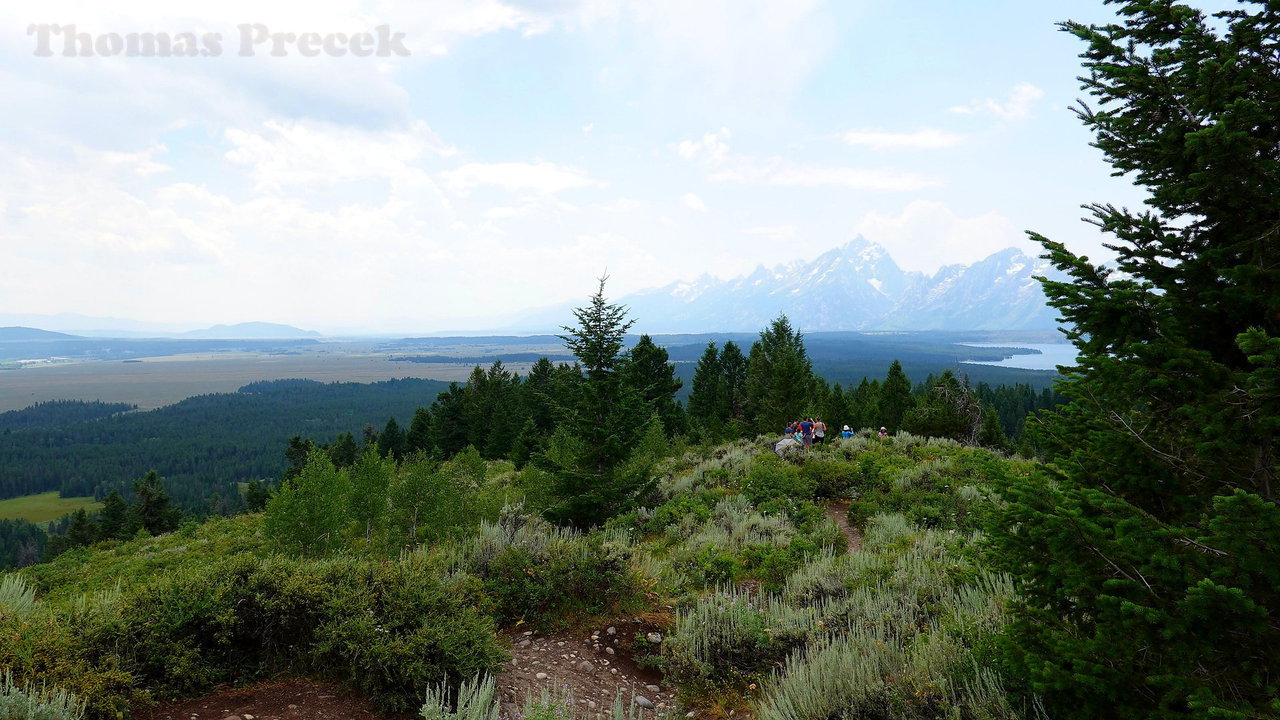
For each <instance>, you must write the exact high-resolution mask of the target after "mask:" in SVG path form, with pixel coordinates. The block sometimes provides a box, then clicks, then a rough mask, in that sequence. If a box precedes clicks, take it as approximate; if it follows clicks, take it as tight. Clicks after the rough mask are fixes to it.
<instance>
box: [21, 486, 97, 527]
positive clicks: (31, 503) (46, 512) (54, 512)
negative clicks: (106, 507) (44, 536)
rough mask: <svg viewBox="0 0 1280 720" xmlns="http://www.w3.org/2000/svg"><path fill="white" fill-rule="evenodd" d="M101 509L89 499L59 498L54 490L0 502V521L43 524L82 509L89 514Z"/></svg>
mask: <svg viewBox="0 0 1280 720" xmlns="http://www.w3.org/2000/svg"><path fill="white" fill-rule="evenodd" d="M101 507H102V503H100V502H96V501H95V500H94V499H93V498H91V497H71V498H64V497H59V496H58V492H57V491H56V490H54V491H51V492H46V493H40V494H39V495H24V496H22V497H16V498H9V499H8V500H0V520H26V521H27V522H32V523H45V522H49V521H51V520H57V519H58V518H60V517H63V516H64V515H70V514H71V513H73V512H75V511H77V510H79V509H80V508H84V509H85V510H88V511H90V512H92V511H94V510H97V509H99V508H101Z"/></svg>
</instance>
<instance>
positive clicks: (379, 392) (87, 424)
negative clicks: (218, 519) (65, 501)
mask: <svg viewBox="0 0 1280 720" xmlns="http://www.w3.org/2000/svg"><path fill="white" fill-rule="evenodd" d="M446 388H447V385H446V384H445V383H442V382H438V381H435V380H417V379H406V380H388V381H385V382H376V383H318V382H314V381H310V380H283V381H273V382H260V383H253V384H250V385H246V386H245V387H243V388H241V389H240V391H239V392H236V393H223V394H214V395H201V396H197V397H192V398H188V399H186V400H183V401H182V402H179V403H176V404H174V405H170V406H168V407H164V408H160V409H157V410H151V411H148V412H130V413H124V414H120V410H121V409H122V408H115V409H113V410H111V413H108V412H107V411H108V409H109V408H111V406H109V405H106V404H100V403H72V402H67V403H46V404H44V405H42V406H37V408H35V409H32V408H29V409H28V411H31V412H28V411H20V412H19V414H17V415H10V414H6V416H8V417H9V418H10V420H11V422H13V423H14V425H15V426H11V427H8V428H6V429H7V432H5V431H0V499H3V498H9V497H18V496H22V495H30V494H34V493H41V492H48V491H50V490H57V491H59V492H61V494H62V495H63V496H64V497H79V496H93V497H94V498H96V499H98V500H102V499H104V498H106V497H107V496H108V495H109V494H110V493H111V492H112V491H113V490H115V491H118V492H120V493H121V495H122V496H123V497H124V498H125V499H131V497H132V487H131V486H130V483H131V482H132V481H133V480H134V479H135V478H138V477H141V476H142V475H144V474H145V473H147V472H148V471H150V470H156V471H158V472H159V473H160V475H161V476H163V477H164V478H165V479H166V488H167V490H168V492H169V495H170V497H172V499H173V501H174V503H175V504H176V505H177V506H179V507H181V508H183V509H184V510H186V511H188V512H192V513H196V514H203V513H208V512H211V511H214V510H218V511H222V512H233V511H235V510H237V509H239V508H240V507H241V505H240V502H241V501H240V496H241V490H240V486H239V483H241V482H245V481H248V480H251V479H255V478H259V479H277V478H279V477H280V476H281V473H282V472H283V471H284V469H285V467H286V466H287V462H286V460H285V458H284V457H283V456H282V454H281V452H280V448H281V447H282V446H283V445H284V444H285V443H286V442H287V441H288V439H289V438H290V437H291V436H294V435H305V436H308V437H314V438H317V439H322V440H325V441H327V440H329V439H332V438H334V437H335V436H337V435H338V434H339V433H340V432H342V431H344V430H350V429H352V428H360V427H363V426H364V425H366V424H369V423H378V424H381V423H382V422H383V421H385V420H386V418H387V416H388V414H391V415H400V416H402V417H407V416H410V415H412V414H413V411H414V409H415V408H417V407H420V406H423V405H427V404H429V403H430V402H431V401H432V399H434V398H435V397H436V396H437V395H438V394H440V392H441V391H442V390H444V389H446ZM46 406H47V407H46ZM13 418H19V420H13ZM21 418H26V419H25V420H21ZM32 418H36V419H37V420H33V419H32ZM54 418H60V420H54ZM17 422H22V423H24V425H25V427H21V428H20V427H16V423H17ZM215 497H216V501H217V503H218V507H217V508H215V507H213V503H214V500H215Z"/></svg>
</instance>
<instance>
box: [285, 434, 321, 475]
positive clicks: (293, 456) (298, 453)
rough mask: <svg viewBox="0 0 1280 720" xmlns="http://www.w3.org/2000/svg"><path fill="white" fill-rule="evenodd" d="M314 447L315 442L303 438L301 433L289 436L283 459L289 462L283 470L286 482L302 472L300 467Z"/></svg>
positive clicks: (303, 464) (305, 463)
mask: <svg viewBox="0 0 1280 720" xmlns="http://www.w3.org/2000/svg"><path fill="white" fill-rule="evenodd" d="M314 448H315V443H313V442H311V440H303V439H302V436H301V435H294V436H293V437H291V438H289V445H288V447H286V448H285V449H284V457H285V460H287V461H288V462H289V466H288V467H286V468H285V470H284V480H285V481H286V482H287V481H289V480H292V479H293V478H295V477H297V476H298V473H300V472H302V468H304V467H306V465H307V458H308V457H310V456H311V451H312V450H313V449H314Z"/></svg>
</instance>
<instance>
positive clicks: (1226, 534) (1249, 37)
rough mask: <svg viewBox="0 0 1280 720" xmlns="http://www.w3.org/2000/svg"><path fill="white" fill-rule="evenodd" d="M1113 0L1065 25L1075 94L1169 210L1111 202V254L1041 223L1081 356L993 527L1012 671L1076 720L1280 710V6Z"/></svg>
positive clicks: (1055, 286) (1116, 154) (1111, 153)
mask: <svg viewBox="0 0 1280 720" xmlns="http://www.w3.org/2000/svg"><path fill="white" fill-rule="evenodd" d="M1117 4H1119V5H1120V6H1121V7H1120V14H1121V15H1122V18H1123V21H1122V22H1121V23H1119V24H1113V25H1106V26H1103V27H1089V26H1084V25H1080V24H1078V23H1071V22H1068V23H1064V24H1063V25H1062V27H1063V29H1064V30H1066V31H1067V32H1069V33H1071V34H1073V35H1075V36H1077V37H1078V38H1080V39H1081V40H1083V41H1084V42H1085V43H1086V45H1087V49H1086V50H1085V52H1084V54H1083V56H1082V57H1084V58H1085V65H1086V67H1087V69H1088V71H1089V72H1088V77H1087V78H1085V79H1084V81H1083V82H1084V87H1085V89H1086V90H1087V91H1088V92H1089V93H1090V94H1092V95H1094V96H1095V98H1096V99H1097V102H1098V104H1099V108H1100V109H1096V110H1095V109H1093V108H1091V107H1089V106H1088V105H1085V104H1083V103H1082V104H1081V108H1080V109H1079V110H1078V114H1079V116H1080V118H1081V119H1082V120H1083V122H1084V123H1085V124H1086V125H1087V126H1089V127H1090V128H1091V129H1092V130H1093V132H1094V133H1095V135H1096V140H1095V145H1096V146H1097V147H1098V148H1100V149H1101V150H1102V151H1103V152H1104V153H1105V154H1106V156H1107V158H1108V160H1109V161H1110V162H1111V164H1112V165H1113V166H1114V168H1115V170H1116V174H1130V175H1131V176H1132V177H1133V178H1134V180H1135V181H1136V183H1137V184H1138V185H1140V186H1141V187H1143V188H1144V189H1145V190H1146V191H1147V192H1148V193H1149V199H1148V200H1147V201H1146V202H1147V204H1148V205H1149V210H1147V211H1146V212H1143V213H1132V212H1130V211H1128V210H1125V209H1120V208H1116V207H1114V206H1111V205H1095V206H1092V208H1091V209H1092V213H1093V222H1094V223H1095V224H1096V225H1097V226H1098V227H1100V228H1101V229H1102V230H1103V231H1104V232H1105V233H1107V234H1109V235H1110V236H1111V237H1110V244H1109V245H1108V247H1110V248H1112V249H1113V250H1114V252H1115V253H1116V256H1117V259H1116V261H1115V263H1114V265H1113V266H1112V267H1107V266H1095V265H1091V264H1090V263H1089V262H1088V260H1087V259H1086V258H1084V257H1080V256H1077V255H1075V254H1074V253H1072V252H1070V251H1069V250H1067V248H1066V247H1065V246H1063V245H1062V244H1060V243H1056V242H1053V241H1051V240H1049V239H1047V238H1044V237H1041V236H1039V235H1034V234H1033V237H1034V238H1035V239H1036V240H1038V241H1039V242H1040V243H1041V244H1042V245H1043V246H1044V247H1045V249H1046V257H1047V258H1048V259H1050V260H1051V261H1052V262H1053V264H1054V265H1055V266H1056V267H1057V268H1058V269H1059V270H1061V271H1062V272H1064V273H1065V274H1067V275H1068V276H1069V277H1070V280H1069V281H1062V282H1056V281H1051V280H1048V279H1044V280H1042V283H1043V285H1044V288H1045V291H1046V294H1047V295H1048V297H1049V300H1050V304H1051V305H1052V306H1053V307H1055V308H1056V309H1057V310H1058V311H1059V312H1060V313H1061V315H1062V317H1063V319H1064V321H1065V322H1066V324H1067V325H1068V327H1069V332H1068V335H1069V337H1070V338H1071V339H1072V341H1073V342H1074V343H1075V345H1076V347H1077V348H1078V349H1079V351H1080V359H1079V365H1078V367H1075V368H1072V369H1070V370H1069V372H1068V375H1067V381H1066V382H1065V383H1063V384H1062V385H1061V389H1062V390H1063V392H1065V394H1066V395H1067V396H1068V397H1069V398H1070V402H1069V403H1068V404H1067V405H1065V406H1062V407H1061V408H1059V409H1057V410H1055V411H1053V412H1050V413H1045V414H1043V416H1042V418H1040V419H1037V420H1032V421H1030V422H1029V423H1028V427H1027V431H1028V434H1033V435H1034V436H1035V439H1036V441H1037V442H1038V443H1040V445H1041V447H1043V448H1044V450H1045V452H1046V453H1047V454H1048V455H1049V457H1050V459H1051V460H1052V461H1053V465H1051V466H1049V469H1047V470H1046V473H1045V476H1044V477H1033V478H1026V479H1018V478H1014V479H1010V480H1009V481H1007V488H1006V490H1005V493H1004V494H1005V498H1006V500H1007V501H1008V505H1007V509H1006V511H1005V512H1004V513H1003V515H1002V516H1001V517H1000V518H998V520H997V521H996V522H994V523H993V524H992V527H991V536H992V540H993V542H994V550H995V557H996V558H997V560H999V562H1000V564H1001V565H1002V567H1003V569H1005V570H1007V571H1008V572H1010V573H1012V574H1014V575H1015V576H1016V579H1017V580H1018V582H1019V597H1020V599H1021V603H1020V604H1019V605H1018V606H1016V609H1015V620H1014V624H1013V626H1012V628H1011V629H1010V631H1009V633H1008V637H1007V642H1005V644H1004V646H1003V650H1004V661H1005V664H1006V670H1007V672H1006V673H1005V676H1006V677H1008V678H1025V680H1026V682H1027V686H1028V687H1027V689H1028V690H1030V691H1034V692H1036V693H1038V694H1039V695H1040V697H1041V698H1043V700H1044V703H1045V705H1046V707H1047V710H1048V712H1049V714H1050V715H1051V716H1053V717H1057V718H1097V717H1110V718H1119V719H1120V720H1129V719H1131V718H1152V719H1154V718H1192V717H1195V718H1202V717H1203V718H1208V717H1222V718H1227V717H1231V718H1261V717H1275V716H1277V714H1280V700H1278V699H1277V685H1276V678H1277V676H1278V671H1280V574H1278V573H1277V572H1276V563H1275V558H1276V557H1277V554H1280V510H1277V507H1276V500H1277V493H1278V492H1280V489H1278V488H1280V485H1278V484H1277V475H1278V474H1280V463H1278V462H1277V449H1278V448H1280V443H1277V433H1280V421H1278V420H1277V418H1280V404H1278V403H1277V398H1280V241H1278V240H1277V228H1280V63H1277V62H1276V48H1277V47H1278V46H1280V9H1278V8H1277V6H1276V3H1274V2H1265V3H1263V2H1245V3H1241V4H1240V6H1239V9H1236V10H1232V11H1227V12H1223V13H1219V14H1218V19H1217V20H1216V21H1212V22H1211V21H1209V20H1207V19H1206V18H1205V17H1204V16H1203V15H1202V14H1201V13H1200V12H1198V11H1196V10H1193V9H1191V8H1189V7H1187V6H1185V5H1183V4H1181V3H1177V2H1173V1H1172V0H1143V1H1141V2H1139V1H1131V2H1123V3H1117ZM1215 28H1222V30H1216V29H1215Z"/></svg>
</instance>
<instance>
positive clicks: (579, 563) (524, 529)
mask: <svg viewBox="0 0 1280 720" xmlns="http://www.w3.org/2000/svg"><path fill="white" fill-rule="evenodd" d="M445 557H446V560H445V562H446V565H447V567H448V569H450V570H454V571H462V572H466V573H468V574H471V575H474V576H475V577H477V578H479V579H480V581H481V582H482V583H483V587H484V591H485V593H486V594H488V595H489V596H490V597H492V598H493V600H494V604H495V611H496V613H497V616H498V619H499V620H500V621H502V622H513V621H516V620H525V621H532V622H535V623H539V624H554V623H555V622H557V621H559V620H562V619H563V618H564V617H565V616H567V615H569V614H573V613H580V614H587V615H598V614H608V613H610V612H616V611H619V610H621V609H625V608H626V607H629V606H630V605H631V604H634V603H635V602H637V601H638V600H639V599H640V598H641V597H642V586H641V583H640V582H639V578H638V577H637V576H636V574H635V573H634V572H633V571H632V570H631V565H630V552H629V550H628V548H626V547H625V546H623V545H621V544H619V543H617V542H609V541H608V540H607V538H606V533H602V532H595V533H591V534H583V533H580V532H577V531H574V530H570V529H565V528H557V527H555V526H553V525H550V524H549V523H547V522H546V521H545V520H542V519H541V518H539V517H537V516H534V515H528V514H526V513H524V512H523V509H522V508H520V507H519V506H511V507H508V508H505V509H504V510H503V512H502V516H501V518H500V519H499V521H498V522H497V523H482V524H481V526H480V530H479V532H478V533H477V535H476V536H475V537H474V538H472V539H471V540H468V541H465V542H463V543H461V544H459V545H457V546H455V547H454V548H453V549H452V550H451V551H446V553H445Z"/></svg>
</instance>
